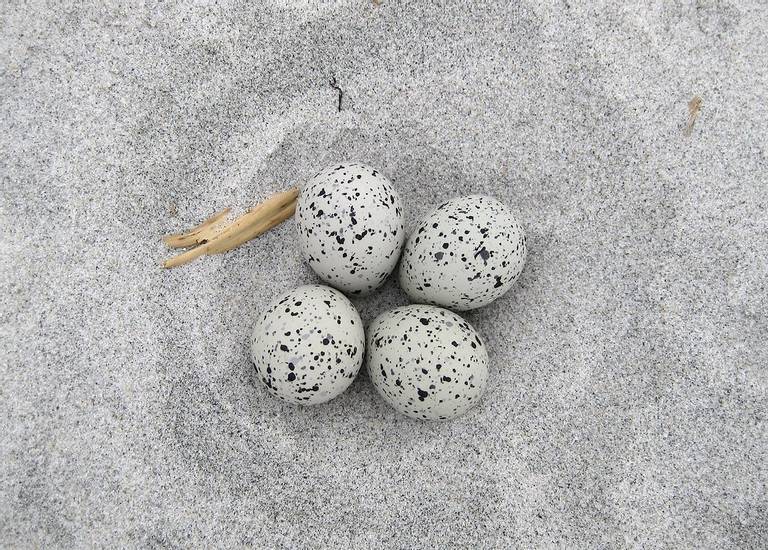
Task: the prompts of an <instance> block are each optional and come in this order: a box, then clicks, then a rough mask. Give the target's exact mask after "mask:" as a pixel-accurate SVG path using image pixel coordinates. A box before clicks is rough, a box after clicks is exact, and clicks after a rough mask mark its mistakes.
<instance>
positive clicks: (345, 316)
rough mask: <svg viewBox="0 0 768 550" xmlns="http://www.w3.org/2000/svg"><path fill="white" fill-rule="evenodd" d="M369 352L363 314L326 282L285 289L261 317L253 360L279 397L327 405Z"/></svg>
mask: <svg viewBox="0 0 768 550" xmlns="http://www.w3.org/2000/svg"><path fill="white" fill-rule="evenodd" d="M364 355H365V334H364V332H363V323H362V321H361V320H360V315H359V314H358V313H357V310H356V309H355V307H354V306H353V305H352V303H351V302H350V301H349V300H348V299H347V297H346V296H344V295H343V294H342V293H341V292H339V291H338V290H335V289H333V288H329V287H327V286H321V285H307V286H300V287H298V288H295V289H293V290H291V291H290V292H286V293H285V294H283V295H282V296H280V297H279V298H277V299H276V300H275V301H274V302H272V303H271V304H270V305H269V307H268V308H267V310H266V311H265V312H264V313H263V314H262V315H260V316H259V319H258V321H257V322H256V326H255V327H254V329H253V335H252V337H251V359H252V361H253V363H254V365H255V367H256V371H257V372H258V375H259V378H260V379H261V381H262V382H263V383H264V385H265V386H266V387H267V389H268V390H269V391H270V392H271V393H272V394H273V395H275V396H277V397H279V398H280V399H283V400H284V401H289V402H291V403H298V404H302V405H317V404H319V403H325V402H326V401H329V400H331V399H333V398H334V397H336V396H337V395H339V394H340V393H342V392H343V391H344V390H345V389H347V387H349V385H350V384H351V383H352V381H353V380H354V379H355V376H357V373H358V371H359V370H360V366H361V364H362V362H363V357H364Z"/></svg>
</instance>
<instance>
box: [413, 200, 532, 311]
mask: <svg viewBox="0 0 768 550" xmlns="http://www.w3.org/2000/svg"><path fill="white" fill-rule="evenodd" d="M526 255H527V247H526V240H525V232H524V231H523V228H522V227H521V226H520V224H519V223H518V222H517V220H516V219H515V217H514V216H513V215H512V213H511V212H510V211H509V208H507V207H506V205H504V204H503V203H501V202H499V201H497V200H496V199H494V198H493V197H487V196H481V195H470V196H467V197H459V198H456V199H452V200H450V201H448V202H446V203H444V204H441V205H440V206H439V207H437V209H435V210H433V211H432V212H431V213H430V214H429V215H427V216H426V218H424V219H423V220H422V221H421V223H420V224H419V225H418V226H417V227H416V229H415V230H414V232H413V233H412V234H411V236H410V237H409V238H408V242H407V243H406V245H405V249H404V250H403V257H402V261H401V262H400V286H401V287H402V288H403V290H404V291H405V292H406V294H408V296H409V297H410V298H411V300H412V301H414V302H418V303H425V304H435V305H439V306H443V307H447V308H450V309H453V310H456V311H466V310H470V309H475V308H478V307H482V306H485V305H488V304H490V303H491V302H493V301H494V300H495V299H497V298H498V297H499V296H501V295H502V294H504V293H505V292H507V291H508V290H509V289H510V288H511V287H512V285H513V284H514V282H515V281H516V280H517V278H518V277H519V276H520V273H521V272H522V270H523V265H525V259H526Z"/></svg>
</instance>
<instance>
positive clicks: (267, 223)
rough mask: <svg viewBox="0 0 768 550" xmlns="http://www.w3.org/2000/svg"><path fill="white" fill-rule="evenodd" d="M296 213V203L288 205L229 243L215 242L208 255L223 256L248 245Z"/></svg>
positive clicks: (235, 236) (236, 236)
mask: <svg viewBox="0 0 768 550" xmlns="http://www.w3.org/2000/svg"><path fill="white" fill-rule="evenodd" d="M294 212H296V202H291V203H288V204H287V205H285V206H284V207H283V208H282V209H281V210H278V211H277V212H276V213H275V214H273V215H272V216H270V217H269V218H267V219H266V220H263V221H261V222H259V223H257V224H255V225H252V226H249V227H247V228H246V229H245V230H243V231H241V232H240V233H238V234H237V235H234V236H233V237H232V238H231V239H230V240H228V241H227V242H219V239H216V241H215V242H212V243H211V244H212V245H213V246H211V248H210V249H209V250H208V251H207V252H206V253H207V254H222V253H224V252H227V251H229V250H232V249H233V248H237V247H238V246H240V245H242V244H245V243H247V242H248V241H250V240H251V239H255V238H256V237H258V236H260V235H263V234H264V233H266V232H267V231H269V230H270V229H272V228H273V227H276V226H278V225H280V224H281V223H283V222H284V221H285V220H287V219H288V218H290V217H291V216H293V214H294Z"/></svg>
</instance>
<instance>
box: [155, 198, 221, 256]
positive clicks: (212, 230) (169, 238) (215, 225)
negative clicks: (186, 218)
mask: <svg viewBox="0 0 768 550" xmlns="http://www.w3.org/2000/svg"><path fill="white" fill-rule="evenodd" d="M230 211H231V209H229V208H225V209H224V210H222V211H221V212H216V213H215V214H214V215H213V216H211V217H210V218H208V219H207V220H205V221H204V222H203V223H201V224H200V225H198V226H197V227H193V228H192V229H190V230H189V231H187V232H185V233H176V234H173V235H166V236H165V237H163V242H164V243H165V244H166V246H169V247H170V248H187V247H188V246H194V245H196V244H199V243H200V242H201V241H203V240H206V239H209V238H210V237H212V236H213V235H215V234H216V233H217V232H218V231H221V229H222V225H223V222H224V218H225V217H226V216H227V214H229V212H230Z"/></svg>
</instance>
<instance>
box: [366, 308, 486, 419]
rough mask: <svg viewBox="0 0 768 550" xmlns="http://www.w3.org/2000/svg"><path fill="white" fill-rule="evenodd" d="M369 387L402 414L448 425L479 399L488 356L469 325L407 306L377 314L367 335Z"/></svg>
mask: <svg viewBox="0 0 768 550" xmlns="http://www.w3.org/2000/svg"><path fill="white" fill-rule="evenodd" d="M367 334H368V336H367V342H366V344H367V348H366V349H367V351H366V358H367V359H366V361H367V368H368V374H369V375H370V378H371V382H373V385H374V387H375V388H376V390H377V391H378V392H379V394H380V395H381V396H382V397H383V398H384V400H385V401H386V402H387V403H389V404H390V405H392V406H393V407H394V408H395V409H397V410H398V411H400V412H401V413H403V414H405V415H407V416H410V417H411V418H417V419H420V420H448V419H451V418H455V417H457V416H459V415H461V414H464V413H465V412H467V411H468V410H469V409H471V408H472V407H473V406H475V405H476V404H477V403H478V401H479V400H480V396H481V395H482V393H483V390H484V389H485V385H486V383H487V381H488V353H487V351H486V349H485V345H484V344H483V341H482V339H481V338H480V336H479V335H478V333H477V331H475V329H474V328H472V326H471V325H470V324H469V323H468V322H467V321H465V320H464V319H462V318H461V317H459V316H458V315H457V314H455V313H453V312H451V311H448V310H446V309H442V308H439V307H435V306H428V305H410V306H405V307H399V308H395V309H393V310H391V311H387V312H386V313H383V314H381V315H379V316H378V317H377V318H376V319H375V320H374V321H373V322H372V323H371V325H370V326H369V327H368V330H367Z"/></svg>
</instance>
